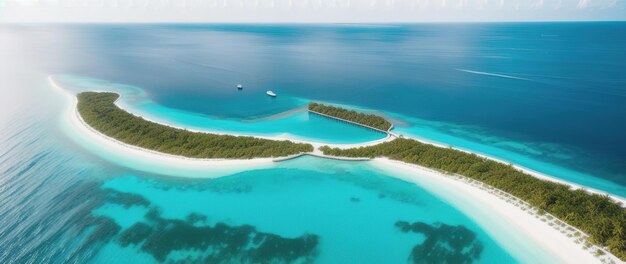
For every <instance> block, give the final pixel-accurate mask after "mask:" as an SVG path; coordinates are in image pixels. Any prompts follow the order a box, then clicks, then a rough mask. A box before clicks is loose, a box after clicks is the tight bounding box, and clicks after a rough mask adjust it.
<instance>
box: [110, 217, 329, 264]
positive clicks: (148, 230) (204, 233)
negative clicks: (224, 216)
mask: <svg viewBox="0 0 626 264" xmlns="http://www.w3.org/2000/svg"><path fill="white" fill-rule="evenodd" d="M146 217H147V219H148V223H136V224H134V225H133V226H131V227H130V228H128V229H127V230H125V231H123V232H122V233H121V234H120V235H119V237H118V239H117V242H118V243H120V245H122V246H124V247H126V246H129V245H141V246H140V249H141V250H142V251H144V252H146V253H149V254H150V255H152V256H153V257H154V258H155V259H157V260H159V261H165V260H166V259H167V257H168V255H170V253H171V252H173V251H176V250H192V251H202V252H204V254H200V256H197V257H195V258H194V259H187V260H190V261H191V262H194V263H199V262H201V263H216V262H221V261H224V260H228V261H234V262H240V263H291V262H294V261H297V260H299V261H303V262H305V263H308V262H312V261H313V259H314V258H315V257H316V255H317V251H316V248H317V245H318V242H319V237H318V236H317V235H310V234H305V235H302V236H300V237H297V238H284V237H281V236H278V235H275V234H270V233H263V232H258V231H257V230H256V229H255V227H253V226H250V225H242V226H229V225H226V224H224V223H217V224H215V225H214V226H196V225H195V224H197V223H199V222H200V221H202V219H203V218H204V217H203V216H200V215H193V216H190V217H188V218H187V220H186V221H182V220H175V219H164V218H161V216H160V214H159V213H158V211H156V210H151V211H150V212H149V213H148V214H147V215H146Z"/></svg>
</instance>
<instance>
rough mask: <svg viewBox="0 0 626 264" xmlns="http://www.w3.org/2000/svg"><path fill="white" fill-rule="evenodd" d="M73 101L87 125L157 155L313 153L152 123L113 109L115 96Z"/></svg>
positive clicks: (287, 144) (308, 148)
mask: <svg viewBox="0 0 626 264" xmlns="http://www.w3.org/2000/svg"><path fill="white" fill-rule="evenodd" d="M77 97H78V105H77V108H78V112H79V114H80V115H81V117H82V119H83V120H84V121H85V122H86V123H87V124H88V125H90V126H91V127H93V128H94V129H96V130H97V131H99V132H100V133H103V134H105V135H107V136H109V137H112V138H115V139H117V140H119V141H122V142H124V143H127V144H130V145H133V146H137V147H141V148H145V149H150V150H155V151H158V152H163V153H167V154H172V155H180V156H184V157H189V158H204V159H206V158H230V159H237V158H239V159H251V158H263V157H282V156H289V155H294V154H300V153H304V152H312V151H313V146H312V145H311V144H307V143H294V142H291V141H288V140H281V141H277V140H269V139H260V138H255V137H249V136H248V137H246V136H231V135H216V134H209V133H201V132H192V131H188V130H185V129H179V128H173V127H169V126H165V125H161V124H158V123H154V122H151V121H148V120H145V119H143V118H141V117H139V116H135V115H133V114H130V113H128V112H126V111H124V110H122V109H120V108H119V107H117V106H116V105H115V101H116V100H117V99H118V98H119V95H118V94H116V93H107V92H102V93H97V92H83V93H80V94H78V96H77Z"/></svg>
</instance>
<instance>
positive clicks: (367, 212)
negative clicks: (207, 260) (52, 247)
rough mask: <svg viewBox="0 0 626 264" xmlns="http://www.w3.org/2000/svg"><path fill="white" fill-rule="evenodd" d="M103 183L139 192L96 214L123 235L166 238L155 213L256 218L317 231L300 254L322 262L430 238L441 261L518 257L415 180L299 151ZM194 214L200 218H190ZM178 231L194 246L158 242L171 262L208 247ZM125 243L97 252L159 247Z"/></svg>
mask: <svg viewBox="0 0 626 264" xmlns="http://www.w3.org/2000/svg"><path fill="white" fill-rule="evenodd" d="M101 188H102V189H103V190H104V191H116V192H120V193H125V194H132V195H134V196H136V198H135V200H137V201H141V202H136V203H135V204H132V205H130V206H128V205H127V204H123V203H122V202H120V201H115V202H108V203H105V204H104V205H102V206H101V207H99V208H97V209H96V210H95V211H94V212H93V213H94V214H95V215H97V216H103V217H108V218H111V219H114V221H115V222H116V223H117V224H118V225H120V226H121V227H122V230H121V231H120V232H121V234H123V233H124V232H125V230H133V225H137V223H145V224H146V225H149V226H155V227H154V228H156V229H157V230H154V232H155V233H156V234H154V235H152V236H150V235H146V237H145V238H143V239H139V240H140V241H142V242H143V243H148V241H150V240H151V239H154V240H158V238H157V237H156V236H158V234H162V235H163V236H168V235H167V234H163V233H166V231H165V230H159V228H163V227H161V226H158V224H156V223H157V222H158V221H169V222H170V224H173V221H174V220H179V221H182V222H183V223H179V224H180V225H190V226H194V227H197V228H201V227H213V226H215V225H216V224H219V223H221V224H225V225H227V226H228V227H239V226H242V225H250V226H252V227H254V229H255V230H256V232H263V233H271V234H276V235H278V236H280V237H282V238H290V239H303V237H305V236H306V235H311V236H313V235H314V236H316V237H317V238H318V240H317V241H318V242H317V243H316V245H315V247H314V250H311V251H308V250H303V252H302V256H305V257H311V258H315V260H316V261H317V262H319V263H337V262H344V263H345V262H358V263H381V262H388V263H399V262H405V261H406V260H407V259H408V258H409V256H410V254H411V250H412V249H413V247H416V246H419V245H422V244H423V243H424V242H425V241H426V240H427V239H429V238H430V239H433V240H434V241H437V243H436V246H432V247H431V246H425V247H427V248H428V250H429V251H433V253H434V252H435V251H437V250H442V252H440V253H441V254H442V256H440V257H441V258H442V259H443V258H447V257H449V258H451V259H452V260H455V262H459V261H470V262H472V261H477V262H480V263H510V262H513V261H514V259H513V258H512V257H511V256H510V255H509V253H507V252H506V251H504V250H503V249H502V248H501V247H500V246H499V245H498V244H497V243H495V242H494V241H493V240H492V239H491V238H490V237H489V236H488V235H486V234H485V233H484V232H483V231H481V229H480V228H479V227H478V226H477V225H476V224H475V223H474V222H473V221H472V220H470V219H468V218H467V217H465V216H463V215H462V214H461V213H459V212H458V211H457V210H456V209H454V208H453V207H451V206H450V205H448V204H446V203H444V202H442V201H441V200H439V199H438V198H436V197H435V196H433V195H432V194H430V193H428V192H426V191H424V190H423V189H420V188H418V187H417V186H414V185H412V184H408V183H405V182H402V181H400V180H396V179H392V178H389V177H388V176H385V175H383V174H380V173H379V172H377V171H376V170H375V169H374V168H372V167H370V166H369V165H367V163H345V162H339V163H338V162H336V161H328V160H323V159H317V158H302V159H297V160H293V161H290V162H286V163H281V164H280V165H279V166H278V167H277V168H272V169H265V170H256V171H248V172H242V173H238V174H235V175H231V176H228V177H224V178H219V179H215V180H178V181H173V180H167V179H163V180H159V179H146V178H142V177H138V176H136V175H124V176H120V177H117V178H113V179H111V180H108V181H106V182H105V183H104V184H103V185H102V186H101ZM139 197H140V198H139ZM128 200H130V199H128ZM144 200H145V201H144ZM150 214H156V215H157V216H154V215H150ZM190 215H193V217H194V218H198V219H201V220H197V221H195V222H193V221H189V217H190ZM155 217H156V218H157V219H158V220H155V219H154V218H155ZM398 221H408V222H411V223H414V222H421V223H424V224H426V225H428V226H432V228H433V230H436V231H433V233H428V234H420V233H405V232H402V231H401V230H400V229H399V228H398V227H397V226H396V222H398ZM446 225H447V226H446ZM190 226H185V227H180V229H181V230H183V229H184V228H191V227H190ZM442 226H443V227H442ZM446 228H449V229H450V230H446ZM451 230H453V231H451ZM448 231H451V232H452V233H447V232H448ZM224 232H228V231H224ZM453 235H457V236H461V237H462V238H460V239H461V240H460V243H461V244H462V245H463V246H462V247H460V248H459V249H460V251H459V252H456V251H455V250H450V251H447V250H443V248H439V247H450V245H451V244H447V243H448V242H446V241H447V240H446V239H452V236H453ZM120 236H123V235H120ZM171 236H172V237H171V238H170V239H179V240H181V241H187V240H189V241H187V242H189V243H190V246H189V248H188V249H187V251H189V252H185V253H180V250H174V249H171V248H170V246H171V247H175V246H174V245H161V246H160V250H162V251H165V252H171V253H169V254H168V255H167V257H166V258H165V259H166V260H171V259H173V258H174V257H173V256H174V255H176V254H177V252H178V253H180V254H183V255H184V256H186V257H191V258H192V259H193V258H195V257H198V258H201V257H207V255H206V251H202V250H199V249H201V248H202V246H201V244H202V243H201V242H199V241H193V238H191V237H186V236H185V233H183V234H176V235H174V234H171ZM457 238H458V237H457ZM163 239H166V238H163ZM144 240H145V242H144ZM160 242H161V243H163V242H164V241H160ZM119 243H120V242H119V241H111V242H109V244H111V245H109V247H105V249H106V250H103V251H102V252H101V253H100V254H99V255H98V256H97V257H96V259H95V260H102V261H106V260H110V259H111V256H118V253H117V252H118V251H122V252H124V251H126V252H129V251H133V250H134V251H138V252H143V253H146V254H147V255H154V254H157V253H156V252H152V251H151V250H150V249H149V248H143V247H141V246H139V245H141V242H140V243H138V244H137V245H133V246H129V247H128V248H124V247H122V246H120V244H119ZM181 243H183V242H181ZM205 243H210V241H205ZM290 243H294V244H295V243H296V242H294V241H291V242H290ZM194 246H197V247H198V251H197V252H194V250H192V249H190V248H193V247H194ZM296 248H297V246H296ZM276 250H277V251H278V252H277V253H276V254H279V255H280V254H284V252H280V251H281V250H283V249H276ZM285 250H286V249H285ZM472 250H474V251H476V254H475V255H474V254H462V253H461V252H469V251H472ZM296 251H298V250H296ZM458 253H461V254H458ZM224 254H226V253H224ZM251 254H252V253H251ZM457 254H458V255H457ZM126 257H130V258H129V259H128V260H130V261H134V260H135V259H139V260H151V259H153V258H147V256H146V255H145V254H136V255H135V254H133V255H132V256H129V255H126ZM152 257H154V256H152ZM159 257H163V256H159ZM419 257H420V258H425V257H426V256H425V255H423V256H419ZM146 258H147V259H146ZM157 258H158V257H157ZM161 260H164V259H161ZM96 262H97V261H96Z"/></svg>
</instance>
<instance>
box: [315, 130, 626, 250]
mask: <svg viewBox="0 0 626 264" xmlns="http://www.w3.org/2000/svg"><path fill="white" fill-rule="evenodd" d="M320 149H321V150H322V151H323V152H324V154H326V155H333V156H346V157H370V158H373V157H380V156H385V157H388V158H390V159H394V160H399V161H403V162H407V163H413V164H417V165H420V166H424V167H429V168H433V169H436V170H439V171H442V172H445V173H448V174H459V175H463V176H466V177H469V178H471V179H474V180H478V181H481V182H483V183H486V184H489V185H491V186H493V187H495V188H498V189H500V190H503V191H505V192H508V193H510V194H512V195H515V196H517V197H518V198H520V199H522V200H524V201H526V202H528V203H529V204H531V205H533V206H535V207H537V208H539V210H540V212H541V211H545V212H548V213H550V214H552V215H554V216H556V217H558V218H560V219H561V220H563V221H564V222H567V223H568V224H570V225H572V226H575V227H577V228H578V229H580V230H582V231H584V232H585V233H587V234H589V240H590V242H592V243H595V244H598V245H601V246H606V247H607V248H608V249H609V251H610V252H611V253H613V254H614V255H615V256H617V257H618V258H620V259H622V260H626V210H624V208H622V206H621V204H620V203H617V202H615V201H613V200H611V199H610V198H609V197H608V196H603V195H598V194H591V193H588V192H586V191H584V190H572V189H570V188H569V187H568V186H567V185H564V184H558V183H554V182H550V181H546V180H541V179H538V178H535V177H533V176H531V175H528V174H525V173H523V172H521V171H519V170H517V169H515V168H513V167H512V166H510V165H506V164H503V163H500V162H496V161H493V160H489V159H485V158H482V157H479V156H476V155H474V154H469V153H466V152H462V151H459V150H454V149H451V148H440V147H436V146H433V145H430V144H423V143H420V142H418V141H416V140H412V139H402V138H398V139H395V140H393V141H390V142H386V143H382V144H379V145H375V146H369V147H360V148H352V149H343V150H342V149H338V148H330V147H328V146H324V147H321V148H320Z"/></svg>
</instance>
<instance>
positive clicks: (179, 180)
mask: <svg viewBox="0 0 626 264" xmlns="http://www.w3.org/2000/svg"><path fill="white" fill-rule="evenodd" d="M624 47H626V23H622V22H610V23H609V22H603V23H512V24H507V23H501V24H499V23H490V24H480V23H477V24H410V25H184V24H180V25H160V24H152V25H137V24H100V25H99V24H93V25H3V26H0V56H1V57H2V59H0V60H1V61H0V72H2V75H0V85H1V86H2V87H1V88H0V91H1V95H2V98H0V105H2V107H1V108H0V110H1V111H2V114H1V115H0V117H1V118H0V122H1V123H0V142H1V143H0V263H43V262H52V263H61V262H73V263H85V262H96V263H115V262H117V260H118V259H117V258H124V259H127V260H130V261H133V262H146V263H152V262H167V261H169V262H174V261H183V260H190V261H201V260H202V261H209V262H216V261H218V260H233V259H236V260H248V261H251V262H255V261H257V262H266V261H278V262H280V261H284V262H292V261H296V260H297V261H301V262H324V263H329V262H331V263H332V262H343V263H345V262H350V261H353V262H371V263H381V262H406V261H407V260H411V258H412V257H414V256H417V257H418V258H422V259H424V258H426V257H427V256H426V255H420V254H419V252H423V251H424V250H431V251H432V250H435V248H425V247H426V245H430V243H427V242H428V241H430V242H432V241H433V240H435V241H436V243H435V244H437V245H443V246H441V247H437V248H436V249H437V250H441V252H439V253H440V254H441V255H440V256H445V257H449V258H450V261H453V262H454V261H468V262H482V263H495V262H497V263H507V262H528V263H531V262H535V263H536V262H549V261H550V258H549V256H545V254H544V252H542V251H541V249H537V248H533V247H532V245H525V246H523V243H520V242H519V241H523V239H515V241H506V239H503V238H502V237H501V236H503V235H500V237H498V235H497V234H498V233H499V234H505V232H514V231H505V230H499V229H498V230H496V229H495V227H490V225H488V224H485V223H489V221H487V220H485V219H476V218H474V217H473V216H468V214H467V210H468V209H467V208H461V207H460V206H459V205H458V204H455V203H454V202H451V200H450V199H449V198H448V197H447V196H446V195H445V192H439V191H437V188H435V187H432V186H431V187H429V186H427V185H423V186H421V185H414V184H410V183H407V182H403V181H401V180H397V179H393V178H390V177H389V176H393V175H390V174H393V173H392V172H388V171H380V170H378V169H376V168H374V167H373V166H371V165H369V164H368V163H350V162H338V161H328V160H321V159H316V158H305V159H296V160H293V161H289V162H285V163H279V164H277V165H275V166H272V167H269V168H256V169H250V170H243V169H242V170H240V171H237V170H235V171H230V172H227V173H224V172H223V171H219V170H217V169H216V170H215V171H211V170H209V171H191V172H186V173H187V174H189V175H193V177H194V178H193V179H191V178H184V177H178V176H180V175H176V174H177V172H175V171H169V170H162V169H161V168H156V167H149V166H147V165H145V164H142V163H140V162H135V161H134V160H132V159H127V158H125V157H118V156H114V155H111V154H109V153H107V151H106V150H104V149H102V148H100V147H98V146H92V145H90V144H89V142H84V141H81V140H79V139H76V137H75V135H73V134H72V133H69V132H68V131H67V129H64V128H63V126H61V125H59V124H60V123H62V121H63V120H62V119H63V117H64V115H63V114H62V113H63V109H64V107H66V104H67V102H65V101H64V99H63V98H62V97H60V96H59V95H58V94H56V93H55V92H54V91H52V89H51V88H50V86H49V84H48V83H47V79H46V78H47V77H48V76H49V75H52V76H54V78H55V79H56V80H58V82H59V83H60V84H62V85H63V86H64V87H66V88H68V89H69V90H70V91H73V92H77V91H82V90H113V91H118V92H120V93H122V94H123V95H124V100H125V101H123V102H121V104H122V105H123V106H125V107H126V108H128V109H129V110H130V111H131V112H136V113H140V114H142V115H145V116H148V117H150V118H152V119H157V120H160V121H163V122H168V123H172V124H176V125H179V126H185V127H190V128H194V129H204V130H208V131H223V132H233V133H238V134H250V135H269V136H277V135H285V134H288V135H289V136H290V137H294V138H303V139H308V140H314V141H319V142H329V143H357V142H364V141H370V140H375V139H378V138H381V137H382V135H381V134H378V133H374V132H371V131H367V130H362V129H360V128H358V127H354V126H350V125H346V124H343V123H338V122H334V121H331V120H327V119H324V118H319V117H311V116H309V115H308V114H307V113H306V112H302V111H301V110H298V109H301V108H302V107H303V106H305V105H306V104H307V103H308V102H309V101H312V100H313V101H322V102H328V103H334V104H339V105H343V106H345V107H350V108H355V109H361V110H364V111H371V112H375V113H378V114H382V115H384V116H386V117H388V118H390V119H391V120H392V121H393V122H394V125H395V130H394V131H396V132H397V133H401V134H405V135H408V136H412V137H417V138H420V139H424V140H428V141H432V142H437V143H441V144H444V145H451V146H454V147H458V148H462V149H467V150H471V151H475V152H478V153H481V154H486V155H489V156H492V157H495V158H498V159H502V160H505V161H507V162H511V163H515V164H518V165H521V166H523V167H526V168H529V169H532V170H535V171H538V172H541V173H545V174H548V175H551V176H554V177H556V178H559V179H563V180H566V181H570V182H573V183H577V184H581V185H585V186H588V187H592V188H594V189H598V190H600V191H603V192H607V193H611V194H615V195H618V196H622V197H626V49H625V48H624ZM239 83H241V84H243V85H244V89H243V90H242V91H238V90H237V89H235V85H236V84H239ZM266 90H273V91H274V92H276V93H277V94H278V97H277V98H274V99H272V98H269V97H267V96H265V94H264V93H265V91H266ZM218 174H219V176H223V175H228V176H227V177H220V178H215V179H210V178H212V177H215V176H217V175H218ZM198 178H202V179H198ZM381 212H383V213H381ZM494 221H495V220H494ZM406 223H418V224H421V225H423V226H425V227H426V228H427V229H428V230H431V231H430V233H429V234H431V235H432V234H436V235H432V237H429V236H428V235H425V234H426V233H422V234H409V233H406V232H402V228H401V226H402V225H403V224H406ZM172 230H173V231H172ZM364 230H366V231H367V232H364ZM197 234H203V235H204V236H202V237H203V238H206V237H212V238H213V239H198V236H197ZM509 235H510V234H509ZM518 235H519V237H523V235H520V234H513V235H512V236H518ZM454 236H461V237H463V238H464V240H463V241H462V242H463V246H462V247H461V248H453V249H450V247H449V245H451V244H450V243H451V242H450V241H451V238H450V237H454ZM371 238H375V240H376V241H378V243H368V242H366V241H369V239H371ZM429 239H430V240H429ZM437 239H438V240H437ZM172 241H177V242H172ZM259 241H261V242H259ZM357 241H360V242H358V243H357ZM446 243H448V244H447V245H448V246H446ZM250 244H254V245H255V246H249V245H250ZM218 245H222V246H223V247H221V248H219V247H218ZM224 245H226V246H224ZM242 245H248V246H247V247H244V248H245V250H242ZM259 245H260V246H259ZM277 245H278V246H277ZM259 247H260V248H265V249H266V250H258V248H259ZM207 248H208V249H207ZM218 248H219V249H218ZM267 248H274V249H277V250H267ZM444 248H447V250H444ZM420 250H422V251H420ZM454 250H457V251H456V252H455V251H454ZM363 252H368V253H367V254H363ZM416 252H417V253H416ZM467 252H473V253H472V254H470V253H467ZM461 253H462V254H461Z"/></svg>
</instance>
